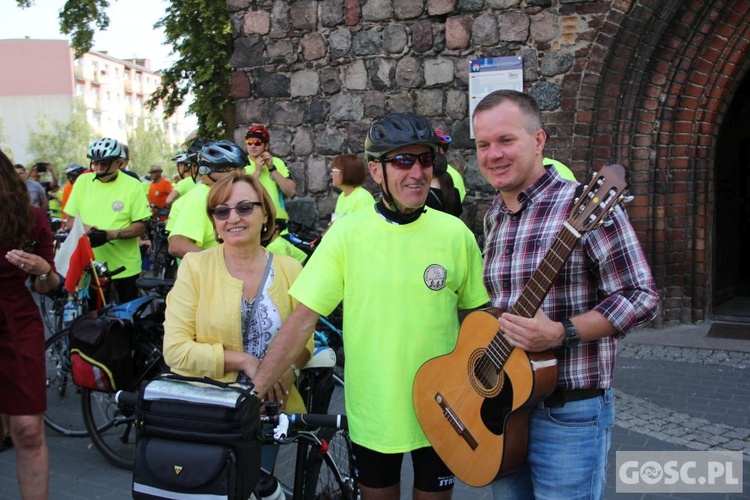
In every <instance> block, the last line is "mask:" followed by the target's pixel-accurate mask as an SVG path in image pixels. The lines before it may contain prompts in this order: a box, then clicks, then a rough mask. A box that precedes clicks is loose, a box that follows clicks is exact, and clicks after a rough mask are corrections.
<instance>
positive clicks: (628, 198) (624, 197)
mask: <svg viewBox="0 0 750 500" xmlns="http://www.w3.org/2000/svg"><path fill="white" fill-rule="evenodd" d="M620 199H621V200H622V202H623V203H630V202H631V201H633V200H635V196H634V195H632V194H630V193H628V194H625V193H623V194H622V196H620Z"/></svg>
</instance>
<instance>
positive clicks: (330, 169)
mask: <svg viewBox="0 0 750 500" xmlns="http://www.w3.org/2000/svg"><path fill="white" fill-rule="evenodd" d="M328 170H329V171H331V172H341V169H339V168H335V167H331V168H329V169H328Z"/></svg>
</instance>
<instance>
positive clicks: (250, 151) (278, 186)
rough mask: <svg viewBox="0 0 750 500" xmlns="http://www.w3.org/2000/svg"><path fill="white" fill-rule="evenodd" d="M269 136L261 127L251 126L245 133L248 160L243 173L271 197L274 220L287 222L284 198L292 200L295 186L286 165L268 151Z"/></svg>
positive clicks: (265, 129)
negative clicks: (251, 177)
mask: <svg viewBox="0 0 750 500" xmlns="http://www.w3.org/2000/svg"><path fill="white" fill-rule="evenodd" d="M270 140H271V136H270V134H269V133H268V129H267V128H266V127H264V126H263V125H252V126H250V127H248V129H247V132H245V141H246V143H247V155H248V157H249V158H250V161H249V162H248V165H247V167H245V172H247V173H248V174H251V175H254V176H255V178H256V179H258V180H259V181H260V183H261V184H263V187H264V188H266V191H268V194H269V195H271V199H272V200H273V204H274V206H275V207H276V218H277V219H284V220H289V214H288V213H287V211H286V207H285V206H284V197H286V198H293V197H294V194H295V193H296V192H297V184H296V183H295V182H294V180H293V179H292V178H291V175H290V173H289V169H288V168H287V166H286V163H284V161H283V160H282V159H281V158H277V157H275V156H273V155H272V154H271V153H270V152H269V151H268V143H269V142H270Z"/></svg>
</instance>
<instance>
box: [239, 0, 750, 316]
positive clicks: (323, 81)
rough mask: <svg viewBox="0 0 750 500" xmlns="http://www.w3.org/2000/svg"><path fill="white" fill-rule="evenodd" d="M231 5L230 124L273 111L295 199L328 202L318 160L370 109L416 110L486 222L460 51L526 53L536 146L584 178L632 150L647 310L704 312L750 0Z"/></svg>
mask: <svg viewBox="0 0 750 500" xmlns="http://www.w3.org/2000/svg"><path fill="white" fill-rule="evenodd" d="M227 5H228V8H229V11H230V12H231V16H232V26H233V31H234V36H235V44H236V45H235V51H234V57H233V58H232V64H233V66H234V67H235V68H236V70H235V72H234V74H233V77H232V81H231V89H232V96H233V97H234V99H235V100H236V109H235V111H236V129H235V139H236V140H237V142H238V143H241V142H242V138H243V137H242V132H243V131H244V129H245V127H246V126H247V125H249V124H251V123H255V122H260V123H265V124H267V125H269V127H270V129H271V137H272V142H273V150H274V152H275V153H276V154H277V155H279V156H281V157H283V158H284V159H285V160H286V161H287V163H288V164H290V166H291V168H292V172H293V175H294V177H295V180H296V181H297V183H298V186H299V192H298V194H299V197H298V200H301V201H297V202H296V204H297V205H298V206H299V210H296V211H294V212H293V214H294V215H293V216H299V217H308V218H309V220H315V219H316V217H317V216H318V215H320V216H325V215H326V214H328V213H330V212H331V210H332V209H333V206H334V203H335V198H334V196H335V195H334V193H333V192H332V191H331V189H330V185H329V180H328V175H327V172H326V164H327V162H328V160H329V159H330V158H331V157H332V156H333V155H335V154H337V153H341V152H350V153H359V152H361V151H362V148H363V142H364V137H365V134H366V131H367V127H368V124H369V123H370V122H371V121H372V120H373V119H374V118H377V117H379V116H382V115H383V114H385V113H387V112H389V111H404V110H410V111H415V112H418V113H421V114H424V115H426V116H427V117H429V119H430V120H431V121H432V122H433V124H434V125H435V126H436V127H438V128H441V129H443V130H447V131H449V132H450V133H451V134H452V135H453V138H454V144H455V148H454V150H453V151H454V156H453V157H452V158H451V163H452V164H454V165H457V166H460V167H463V168H464V173H465V178H466V185H467V188H468V191H469V195H468V197H467V200H466V203H465V208H464V215H463V219H464V220H465V221H466V222H467V224H468V225H469V227H471V228H472V229H473V230H474V231H475V232H476V233H477V234H480V233H481V220H482V216H483V214H484V213H485V212H486V209H487V206H488V204H489V201H490V200H491V198H492V192H491V190H489V189H488V186H487V184H486V183H485V182H484V180H483V179H482V178H481V176H480V175H479V173H478V171H477V167H476V155H475V152H474V149H473V144H472V141H471V139H470V138H469V121H468V102H467V101H468V95H467V93H468V83H467V78H468V62H469V60H471V59H476V58H481V57H497V56H521V57H522V58H523V61H524V90H525V91H526V92H529V93H530V94H531V95H533V96H534V97H535V98H536V99H537V101H538V102H539V104H540V105H541V107H542V109H543V111H542V115H543V116H542V118H543V120H544V124H545V128H546V129H547V131H548V134H549V139H548V142H547V148H546V149H545V153H547V155H548V156H552V157H554V158H557V159H558V160H560V161H562V162H564V163H566V164H567V165H568V166H570V167H571V168H572V169H573V171H574V173H575V174H576V175H577V177H578V179H579V180H587V179H589V178H590V175H591V173H592V171H593V170H596V169H598V168H599V167H601V166H603V165H606V164H609V163H622V164H624V165H625V166H626V167H627V169H628V175H629V180H630V191H631V193H633V194H634V195H635V200H634V201H633V202H631V203H630V204H629V205H628V207H627V209H628V214H629V216H630V219H631V221H632V222H633V225H634V227H635V229H636V231H637V233H638V237H639V239H640V241H641V244H642V246H643V248H644V250H645V252H646V255H647V256H648V259H649V262H650V264H651V267H652V270H653V273H654V277H655V279H656V283H657V287H658V288H659V291H660V294H661V296H662V300H663V302H662V304H663V309H662V314H661V317H660V318H659V319H658V320H657V324H658V323H660V322H661V321H663V322H664V323H667V324H668V323H676V322H689V321H702V320H705V319H708V318H710V317H711V314H712V308H713V306H714V304H713V300H715V297H714V292H713V287H714V285H715V283H716V277H715V273H718V271H717V269H718V267H717V266H716V265H715V264H716V262H718V261H720V260H721V259H717V257H716V256H717V255H719V256H721V255H727V252H734V251H736V249H735V248H734V247H731V246H730V245H729V243H731V242H729V243H725V245H727V246H726V247H722V246H721V243H719V240H718V239H717V237H716V234H717V232H716V231H717V230H716V228H715V227H714V222H715V220H716V215H715V211H714V210H715V205H716V203H717V202H716V200H715V192H716V185H715V180H714V175H715V171H716V164H715V160H716V157H717V155H718V154H719V151H718V147H717V138H718V136H719V134H720V131H721V128H722V126H723V125H724V121H725V118H726V110H727V109H728V108H729V107H731V106H732V104H733V100H735V98H737V97H741V95H740V94H741V92H740V91H738V89H740V88H742V85H743V84H742V82H743V80H746V79H748V75H750V59H749V58H748V54H749V53H750V1H748V0H714V1H711V2H705V1H702V0H588V1H587V0H319V1H316V0H298V1H293V2H283V1H271V0H266V1H259V0H253V1H248V0H228V1H227ZM731 168H737V169H740V168H745V167H744V166H737V167H731ZM743 193H744V192H743ZM740 194H741V195H742V196H744V194H742V193H740ZM293 201H294V200H293ZM297 214H299V215H297ZM735 231H737V232H741V231H742V229H741V227H739V226H738V227H736V228H735ZM722 241H723V240H722Z"/></svg>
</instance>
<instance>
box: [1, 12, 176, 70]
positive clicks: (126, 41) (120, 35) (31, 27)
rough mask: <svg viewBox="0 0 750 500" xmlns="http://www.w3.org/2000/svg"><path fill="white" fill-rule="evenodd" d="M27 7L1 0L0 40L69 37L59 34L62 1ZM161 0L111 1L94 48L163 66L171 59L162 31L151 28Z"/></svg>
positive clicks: (172, 57)
mask: <svg viewBox="0 0 750 500" xmlns="http://www.w3.org/2000/svg"><path fill="white" fill-rule="evenodd" d="M32 1H33V5H32V6H31V7H28V8H26V9H22V8H20V7H18V5H17V2H16V0H0V39H8V38H25V37H27V36H29V37H31V38H36V39H44V40H63V39H65V40H70V37H69V36H68V35H62V34H61V33H60V21H59V19H58V14H59V12H60V9H62V7H63V5H64V4H65V0H32ZM165 5H166V2H165V1H164V0H110V5H109V8H108V9H107V14H108V15H109V27H108V28H107V30H106V31H102V32H97V33H96V34H95V35H94V43H93V47H92V48H93V49H94V50H97V51H107V52H108V53H109V55H110V56H112V57H116V58H118V59H125V58H128V59H130V58H135V57H137V58H145V59H150V60H151V69H152V70H159V69H164V68H166V67H168V66H169V65H170V62H171V61H172V60H174V56H170V55H169V54H170V52H171V49H170V48H169V47H167V46H165V45H162V42H163V41H164V33H163V31H162V30H161V29H160V30H158V31H157V30H155V29H154V28H153V26H154V23H155V22H156V21H158V20H159V19H160V18H162V17H163V16H164V12H165Z"/></svg>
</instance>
